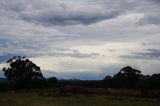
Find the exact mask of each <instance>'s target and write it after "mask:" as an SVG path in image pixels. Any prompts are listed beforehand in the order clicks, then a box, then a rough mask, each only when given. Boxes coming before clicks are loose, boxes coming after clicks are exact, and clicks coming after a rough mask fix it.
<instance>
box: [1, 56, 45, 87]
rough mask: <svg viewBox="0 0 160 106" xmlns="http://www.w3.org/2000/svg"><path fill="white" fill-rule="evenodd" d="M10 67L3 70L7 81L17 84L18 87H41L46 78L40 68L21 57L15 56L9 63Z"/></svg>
mask: <svg viewBox="0 0 160 106" xmlns="http://www.w3.org/2000/svg"><path fill="white" fill-rule="evenodd" d="M7 63H8V64H9V67H5V68H3V71H4V75H5V76H6V77H7V79H8V80H9V81H10V82H12V83H15V84H16V86H17V87H20V88H26V87H31V86H33V85H37V84H38V85H41V83H42V82H44V77H43V75H42V73H41V70H40V67H39V66H37V65H36V64H34V63H33V62H32V61H30V60H29V59H26V58H25V57H21V56H14V57H13V58H11V59H9V60H8V61H7Z"/></svg>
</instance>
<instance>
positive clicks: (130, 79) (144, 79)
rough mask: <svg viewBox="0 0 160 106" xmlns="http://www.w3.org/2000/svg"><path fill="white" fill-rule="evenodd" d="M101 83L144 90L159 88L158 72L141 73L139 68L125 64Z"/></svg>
mask: <svg viewBox="0 0 160 106" xmlns="http://www.w3.org/2000/svg"><path fill="white" fill-rule="evenodd" d="M103 84H104V85H105V86H106V87H111V88H131V89H140V90H141V91H143V92H146V91H147V90H148V89H160V74H153V75H143V74H142V73H141V71H140V70H137V69H133V68H132V67H130V66H126V67H124V68H122V69H121V70H120V71H119V72H118V73H117V74H115V75H114V76H113V77H112V76H106V77H105V78H104V79H103Z"/></svg>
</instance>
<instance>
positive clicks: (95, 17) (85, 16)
mask: <svg viewBox="0 0 160 106" xmlns="http://www.w3.org/2000/svg"><path fill="white" fill-rule="evenodd" d="M45 14H46V13H45ZM45 14H44V13H42V14H39V15H38V16H35V17H30V16H28V15H23V16H22V19H23V20H26V21H29V22H34V23H38V24H42V25H62V26H63V25H76V24H84V25H87V24H93V23H97V22H99V21H102V20H106V19H111V18H114V17H117V16H118V15H119V14H120V12H119V11H113V12H110V13H107V14H99V13H96V14H95V13H93V14H92V13H87V12H86V13H85V12H84V13H78V12H77V13H75V14H71V15H67V14H65V13H64V14H62V15H60V16H58V15H57V14H56V13H52V12H48V14H47V15H45ZM89 14H90V15H89Z"/></svg>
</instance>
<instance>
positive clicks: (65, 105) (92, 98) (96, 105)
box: [0, 90, 160, 106]
mask: <svg viewBox="0 0 160 106" xmlns="http://www.w3.org/2000/svg"><path fill="white" fill-rule="evenodd" d="M40 92H42V91H41V90H40V91H39V90H37V91H19V92H15V91H12V92H3V93H2V92H0V106H160V102H159V101H154V100H148V99H142V98H141V99H140V98H128V97H119V96H118V97H117V96H105V95H72V96H70V97H64V96H58V97H57V96H40V95H39V93H40ZM46 92H51V91H45V92H44V91H43V93H46Z"/></svg>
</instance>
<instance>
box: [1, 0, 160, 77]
mask: <svg viewBox="0 0 160 106" xmlns="http://www.w3.org/2000/svg"><path fill="white" fill-rule="evenodd" d="M159 10H160V2H159V0H140V1H139V0H123V1H122V0H114V1H111V0H98V1H97V0H76V1H75V0H54V1H53V0H34V1H33V0H14V1H11V0H0V62H1V64H0V67H1V68H2V67H3V66H4V64H3V63H4V62H5V61H6V60H7V59H8V58H10V57H12V56H13V55H22V56H24V55H25V56H26V57H28V58H30V59H31V60H32V61H34V62H35V63H37V64H38V65H40V66H41V68H42V70H49V71H54V72H56V73H59V74H57V76H59V77H60V76H61V77H62V76H64V75H65V74H63V73H75V74H76V73H78V74H80V75H81V78H82V77H83V76H85V78H86V79H87V76H88V77H89V76H90V78H92V79H93V78H94V77H95V78H99V77H96V75H100V76H101V75H104V74H107V73H108V74H112V75H113V74H114V73H115V72H117V71H118V69H120V68H121V67H123V66H125V65H131V66H133V67H135V68H138V69H140V70H142V71H143V72H144V73H154V72H159V68H160V66H159V65H158V64H160V61H159V57H160V52H159V45H160V43H159V40H160V30H159V29H160V12H159ZM113 67H116V68H113ZM60 73H61V74H60ZM78 74H76V75H77V76H78ZM89 74H91V75H89ZM47 75H48V74H47ZM66 75H67V74H66ZM68 75H69V74H68ZM68 75H67V76H68ZM70 77H71V76H70ZM67 78H69V76H68V77H67ZM79 78H80V77H79ZM83 78H84V77H83Z"/></svg>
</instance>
